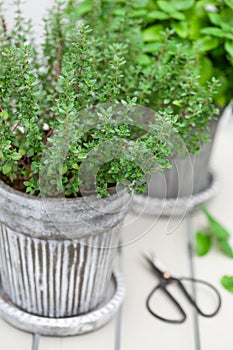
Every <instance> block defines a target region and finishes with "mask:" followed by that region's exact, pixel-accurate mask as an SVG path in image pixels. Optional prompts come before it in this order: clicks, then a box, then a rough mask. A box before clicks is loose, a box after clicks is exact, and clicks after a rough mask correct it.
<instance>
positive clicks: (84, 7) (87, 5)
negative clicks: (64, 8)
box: [74, 0, 92, 18]
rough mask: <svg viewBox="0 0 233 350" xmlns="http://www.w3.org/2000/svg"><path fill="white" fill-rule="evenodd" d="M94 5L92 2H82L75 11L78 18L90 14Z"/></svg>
mask: <svg viewBox="0 0 233 350" xmlns="http://www.w3.org/2000/svg"><path fill="white" fill-rule="evenodd" d="M91 9H92V5H91V2H90V0H86V1H81V2H80V3H79V4H77V6H76V7H75V9H74V12H75V16H76V18H81V17H82V16H83V15H85V14H86V13H88V12H90V11H91Z"/></svg>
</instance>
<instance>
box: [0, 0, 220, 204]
mask: <svg viewBox="0 0 233 350" xmlns="http://www.w3.org/2000/svg"><path fill="white" fill-rule="evenodd" d="M0 4H1V8H2V6H3V4H4V2H1V3H0ZM16 6H17V9H16V16H15V26H14V27H13V29H12V30H9V29H8V27H7V24H6V19H5V16H4V12H2V11H1V13H0V119H1V127H0V139H1V146H0V177H1V179H2V180H4V181H5V182H7V183H8V184H9V185H11V186H13V187H15V188H16V189H18V190H21V191H26V192H27V193H29V194H32V195H39V194H40V181H39V180H40V179H39V178H40V173H41V159H42V156H43V152H44V151H45V150H47V148H48V146H49V148H50V150H53V154H52V155H51V154H50V156H51V159H53V161H54V162H55V163H56V161H57V160H58V153H59V150H58V149H57V148H56V143H53V142H55V141H53V140H59V138H60V140H61V142H64V133H65V134H66V131H68V130H72V126H73V127H74V126H75V132H76V135H77V140H76V141H75V142H73V144H72V145H71V147H70V149H69V152H68V154H67V155H66V157H65V160H64V162H63V164H62V168H61V169H60V170H59V172H60V173H61V176H62V186H63V188H64V193H65V195H66V196H71V197H77V196H79V195H80V183H79V170H80V165H81V164H82V162H83V161H84V160H85V159H87V157H88V154H89V153H90V152H92V151H93V149H95V148H96V147H98V146H99V145H100V144H101V143H102V142H107V141H110V140H112V141H113V142H114V138H116V139H122V140H124V139H125V138H126V139H128V140H130V141H131V142H134V143H136V148H137V147H138V148H139V146H140V147H141V148H143V149H144V150H145V149H146V150H147V151H148V152H151V154H153V156H154V164H155V163H157V166H158V168H159V169H162V168H164V167H169V162H168V158H169V155H170V153H171V152H172V151H174V149H173V148H174V147H173V148H172V145H171V144H170V143H171V142H170V134H171V129H172V128H173V127H174V126H175V129H176V132H177V133H178V134H179V135H180V136H181V138H182V139H183V140H184V141H185V143H186V146H187V149H188V151H190V152H196V151H197V150H198V149H199V147H200V146H201V145H202V143H203V142H204V141H205V140H206V139H207V138H208V132H207V125H208V123H209V120H210V119H211V118H212V116H213V114H214V112H215V111H216V109H215V107H214V104H213V101H212V96H213V94H214V92H215V91H216V87H217V85H218V83H217V81H216V80H213V81H212V82H211V83H210V84H209V87H205V88H204V87H203V88H202V87H200V86H199V84H198V83H197V80H198V76H197V74H196V73H195V72H194V71H193V64H194V63H195V59H194V60H193V59H192V58H190V57H189V56H188V55H186V54H185V52H184V51H183V50H181V48H180V47H179V46H178V47H177V46H176V44H173V42H172V41H170V39H169V37H170V34H166V35H165V37H164V39H163V43H162V46H161V50H160V51H159V53H158V56H157V59H156V62H155V64H154V65H151V66H150V67H147V66H145V65H143V64H142V63H141V62H140V61H141V47H142V45H143V43H142V41H141V36H140V30H139V29H140V28H139V26H138V21H137V19H135V18H132V16H129V13H130V11H128V10H127V11H125V14H124V15H123V16H122V15H121V16H117V17H114V18H111V17H109V18H108V23H107V25H106V23H105V22H102V21H98V18H99V17H98V13H99V11H100V10H101V8H100V7H99V6H96V7H95V8H93V13H92V14H91V17H89V18H88V20H86V22H85V23H84V24H80V23H79V22H78V21H77V18H76V17H75V16H74V15H75V14H76V13H77V12H79V11H81V10H80V8H79V5H77V3H76V2H75V1H68V2H67V1H66V2H61V1H58V0H55V5H54V6H53V7H52V9H51V10H50V12H49V14H48V16H47V18H45V19H44V28H45V30H44V32H45V34H44V41H43V43H42V45H41V46H40V47H39V48H38V47H37V44H35V40H34V39H33V37H32V36H31V25H30V23H28V22H26V21H25V19H24V18H23V15H22V12H21V1H20V0H17V2H16ZM77 6H78V7H77ZM127 6H129V8H130V6H131V5H130V4H128V5H127ZM129 8H128V9H129ZM81 12H82V11H81ZM71 14H72V15H71ZM106 27H107V28H108V30H106ZM92 28H93V30H92ZM174 45H175V46H174ZM120 101H121V102H122V103H124V104H126V106H127V105H129V106H131V107H132V106H134V105H135V104H136V103H137V104H139V105H142V106H146V107H151V108H153V109H154V110H155V111H156V115H157V119H156V118H155V119H156V120H154V121H153V120H152V121H150V124H151V128H152V129H153V123H155V125H154V129H156V123H158V116H159V120H160V121H161V122H160V126H161V128H160V129H161V130H160V131H159V134H158V132H157V136H156V133H154V134H153V133H152V134H150V133H148V132H145V130H144V131H143V130H140V128H138V127H137V125H136V126H134V125H128V124H127V123H124V120H122V123H121V125H118V126H117V127H116V125H112V124H111V122H110V120H109V119H108V118H109V115H107V117H106V113H107V114H109V113H110V114H111V110H107V111H105V112H104V113H99V116H100V124H99V125H93V128H90V129H89V130H88V132H87V133H86V134H84V132H83V130H85V126H86V122H85V120H84V119H83V118H81V116H80V113H81V111H82V110H83V109H92V108H93V106H96V105H98V104H110V103H113V104H114V103H119V102H120ZM106 121H107V122H106ZM157 126H158V125H157ZM158 135H159V136H158ZM138 153H140V152H138ZM143 154H144V153H142V155H143ZM149 163H150V166H149V168H148V171H147V172H148V173H147V174H145V171H143V170H142V168H140V166H139V164H138V163H135V162H132V161H131V160H129V159H127V157H121V156H119V157H118V158H116V159H112V160H109V161H108V162H107V163H106V164H104V165H103V166H102V167H101V169H99V172H98V178H97V184H96V185H97V192H98V195H99V196H105V195H108V188H109V187H111V186H114V185H115V184H116V183H118V182H125V183H128V184H131V185H130V186H131V188H132V189H135V190H136V191H138V192H143V191H145V184H146V179H145V176H147V177H148V176H149V172H151V171H153V170H155V165H152V164H153V161H151V162H149ZM43 169H44V168H43ZM156 169H157V168H156ZM43 171H44V170H43ZM48 172H50V173H51V172H52V170H51V169H50V167H48ZM47 175H48V176H49V175H50V174H49V173H48V174H47ZM43 176H46V174H43ZM53 185H54V184H53ZM55 185H57V187H58V189H57V191H58V193H59V191H60V190H61V188H60V187H61V186H60V185H61V184H60V183H59V184H55ZM90 189H91V190H93V184H92V183H90V184H89V186H88V188H87V190H90Z"/></svg>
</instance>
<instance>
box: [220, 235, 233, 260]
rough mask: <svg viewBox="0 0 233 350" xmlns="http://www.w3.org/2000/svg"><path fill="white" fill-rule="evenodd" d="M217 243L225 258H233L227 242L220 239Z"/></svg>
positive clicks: (232, 252)
mask: <svg viewBox="0 0 233 350" xmlns="http://www.w3.org/2000/svg"><path fill="white" fill-rule="evenodd" d="M217 242H218V245H219V248H220V249H221V251H222V252H223V253H225V254H226V255H227V256H229V257H230V258H233V250H232V248H231V246H230V244H229V243H228V241H227V240H225V239H222V240H218V241H217Z"/></svg>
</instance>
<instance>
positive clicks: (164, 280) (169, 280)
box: [145, 256, 222, 324]
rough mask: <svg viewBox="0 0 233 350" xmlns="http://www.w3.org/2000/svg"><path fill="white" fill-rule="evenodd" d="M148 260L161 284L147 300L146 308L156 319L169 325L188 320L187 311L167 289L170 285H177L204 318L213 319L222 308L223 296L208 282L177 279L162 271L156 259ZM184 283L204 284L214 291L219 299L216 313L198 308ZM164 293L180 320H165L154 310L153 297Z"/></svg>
mask: <svg viewBox="0 0 233 350" xmlns="http://www.w3.org/2000/svg"><path fill="white" fill-rule="evenodd" d="M145 258H146V260H147V261H148V262H149V264H150V266H151V267H152V269H153V271H154V272H155V274H156V275H157V276H158V277H159V283H158V284H157V285H156V287H155V288H153V290H152V291H151V293H150V294H149V295H148V297H147V299H146V307H147V309H148V311H149V312H150V313H151V314H152V315H153V316H154V317H156V318H158V319H159V320H161V321H164V322H168V323H177V324H178V323H183V322H184V321H185V320H186V318H187V315H186V313H185V311H184V310H183V308H182V306H181V305H180V303H179V302H178V301H177V300H176V299H175V298H174V297H173V295H172V294H171V293H170V292H169V290H168V289H167V286H168V285H170V284H176V285H177V287H178V288H179V289H180V290H181V292H182V293H183V295H184V296H185V297H186V299H187V300H188V301H189V302H190V304H191V305H192V306H193V307H194V308H195V309H196V311H197V312H198V314H200V315H202V316H204V317H213V316H215V315H216V314H217V313H218V311H219V309H220V307H221V303H222V302H221V296H220V294H219V292H218V290H217V289H216V288H215V287H214V286H213V285H211V284H210V283H208V282H205V281H202V280H197V279H194V278H189V277H181V278H177V277H173V276H171V274H170V273H168V272H164V271H162V269H160V268H159V267H158V266H159V265H158V263H157V262H156V259H150V258H148V257H147V256H145ZM183 281H189V282H191V283H195V284H196V283H197V284H202V285H204V286H206V287H208V288H209V289H210V290H212V292H214V293H215V295H216V297H217V305H216V308H215V310H214V311H212V312H211V313H206V312H204V311H203V310H201V308H200V307H199V306H198V304H197V302H196V300H195V297H194V296H193V295H192V294H191V293H190V292H189V291H188V290H187V289H186V288H185V286H184V284H183ZM158 290H160V291H162V292H163V293H165V295H166V296H167V297H168V298H169V300H170V301H171V302H172V303H173V305H174V306H175V308H176V309H177V311H178V312H179V314H180V315H181V318H180V319H169V318H165V317H162V316H160V315H159V314H157V313H156V312H155V311H154V309H153V308H152V306H151V301H152V297H153V296H154V294H155V293H156V291H158Z"/></svg>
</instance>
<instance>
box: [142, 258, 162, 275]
mask: <svg viewBox="0 0 233 350" xmlns="http://www.w3.org/2000/svg"><path fill="white" fill-rule="evenodd" d="M143 256H144V259H145V260H146V261H147V262H148V263H149V265H150V266H151V268H152V269H153V271H154V272H155V273H156V274H157V275H158V276H159V277H160V278H161V277H162V276H163V275H164V271H163V269H160V266H159V265H160V264H159V261H158V259H157V258H156V257H154V258H150V257H149V256H148V255H146V254H143Z"/></svg>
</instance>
